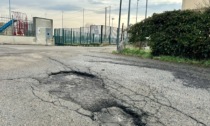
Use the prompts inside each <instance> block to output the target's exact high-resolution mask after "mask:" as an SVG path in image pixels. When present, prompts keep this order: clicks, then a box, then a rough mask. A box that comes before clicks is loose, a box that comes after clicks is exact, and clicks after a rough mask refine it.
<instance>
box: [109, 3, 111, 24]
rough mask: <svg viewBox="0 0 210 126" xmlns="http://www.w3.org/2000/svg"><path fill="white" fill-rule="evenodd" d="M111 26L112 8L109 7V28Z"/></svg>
mask: <svg viewBox="0 0 210 126" xmlns="http://www.w3.org/2000/svg"><path fill="white" fill-rule="evenodd" d="M110 26H111V6H109V27H110Z"/></svg>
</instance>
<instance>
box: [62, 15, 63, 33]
mask: <svg viewBox="0 0 210 126" xmlns="http://www.w3.org/2000/svg"><path fill="white" fill-rule="evenodd" d="M62 29H63V11H62Z"/></svg>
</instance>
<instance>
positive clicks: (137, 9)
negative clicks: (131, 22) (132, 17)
mask: <svg viewBox="0 0 210 126" xmlns="http://www.w3.org/2000/svg"><path fill="white" fill-rule="evenodd" d="M138 12H139V0H137V8H136V23H137V22H138Z"/></svg>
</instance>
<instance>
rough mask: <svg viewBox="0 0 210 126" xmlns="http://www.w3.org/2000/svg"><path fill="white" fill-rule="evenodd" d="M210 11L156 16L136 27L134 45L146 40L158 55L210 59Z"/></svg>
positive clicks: (131, 35)
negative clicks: (147, 38) (148, 39)
mask: <svg viewBox="0 0 210 126" xmlns="http://www.w3.org/2000/svg"><path fill="white" fill-rule="evenodd" d="M209 12H210V9H208V10H206V11H203V12H200V11H191V10H186V11H180V10H178V11H170V12H165V13H162V14H154V15H153V16H152V17H150V18H147V19H146V20H144V21H142V22H140V23H137V24H135V25H133V26H132V27H131V28H130V30H129V33H130V42H139V41H145V38H146V37H150V41H149V45H150V47H151V49H152V54H153V55H155V56H159V55H166V56H179V57H186V58H192V59H198V60H201V59H209V58H210V13H209Z"/></svg>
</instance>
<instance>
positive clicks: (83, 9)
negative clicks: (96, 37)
mask: <svg viewBox="0 0 210 126" xmlns="http://www.w3.org/2000/svg"><path fill="white" fill-rule="evenodd" d="M84 27H85V9H84V8H83V29H84Z"/></svg>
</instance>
